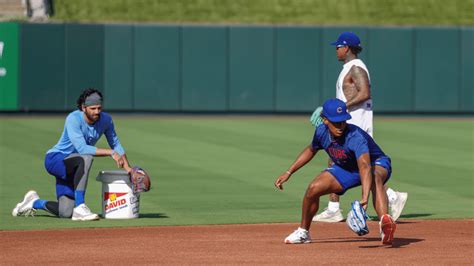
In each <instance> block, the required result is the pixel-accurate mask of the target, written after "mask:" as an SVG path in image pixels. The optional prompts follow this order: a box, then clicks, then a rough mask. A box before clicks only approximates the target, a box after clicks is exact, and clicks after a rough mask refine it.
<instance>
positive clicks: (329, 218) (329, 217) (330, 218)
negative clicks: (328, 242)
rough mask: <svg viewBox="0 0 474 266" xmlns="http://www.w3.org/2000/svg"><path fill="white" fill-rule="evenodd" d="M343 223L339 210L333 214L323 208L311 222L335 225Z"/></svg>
mask: <svg viewBox="0 0 474 266" xmlns="http://www.w3.org/2000/svg"><path fill="white" fill-rule="evenodd" d="M342 221H344V216H342V211H341V209H338V210H337V211H335V212H333V211H330V210H329V209H328V208H325V209H324V211H323V212H321V213H320V214H318V215H315V216H314V217H313V222H325V223H337V222H342Z"/></svg>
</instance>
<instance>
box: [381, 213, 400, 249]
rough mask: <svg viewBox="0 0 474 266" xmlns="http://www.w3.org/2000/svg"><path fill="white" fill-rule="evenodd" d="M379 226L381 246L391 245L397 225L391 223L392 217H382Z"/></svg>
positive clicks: (386, 215) (385, 215)
mask: <svg viewBox="0 0 474 266" xmlns="http://www.w3.org/2000/svg"><path fill="white" fill-rule="evenodd" d="M379 225H380V236H381V238H382V244H384V245H391V244H392V242H393V234H394V233H395V229H397V225H396V224H395V222H394V221H393V219H392V217H391V216H390V215H388V214H384V215H382V218H381V219H380V222H379Z"/></svg>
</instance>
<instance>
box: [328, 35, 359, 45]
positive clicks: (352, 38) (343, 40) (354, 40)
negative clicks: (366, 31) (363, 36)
mask: <svg viewBox="0 0 474 266" xmlns="http://www.w3.org/2000/svg"><path fill="white" fill-rule="evenodd" d="M331 45H344V46H360V39H359V37H357V35H355V34H354V33H352V32H343V33H341V35H339V38H337V41H335V42H333V43H331Z"/></svg>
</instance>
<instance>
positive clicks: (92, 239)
mask: <svg viewBox="0 0 474 266" xmlns="http://www.w3.org/2000/svg"><path fill="white" fill-rule="evenodd" d="M297 226H298V225H297V224H255V225H214V226H161V227H134V228H107V229H104V228H96V229H69V230H45V231H2V232H0V250H2V252H1V255H0V258H1V260H0V261H1V264H91V263H92V264H112V265H113V264H121V265H122V264H280V265H281V264H287V265H288V264H378V265H380V264H411V265H413V264H417V265H419V264H457V265H459V264H470V265H473V264H474V258H473V253H472V251H473V250H474V239H473V233H474V230H473V226H474V220H472V219H466V220H430V221H427V220H405V221H401V222H400V223H398V227H397V232H396V234H395V241H394V244H393V246H384V245H382V244H381V243H380V237H379V234H378V223H377V222H373V221H372V222H369V228H370V230H371V232H370V234H368V235H366V236H363V237H357V236H356V235H354V234H353V233H352V232H351V231H350V230H349V229H348V228H347V226H346V224H345V223H337V224H327V223H314V224H313V226H312V228H311V234H312V237H313V243H311V244H304V245H287V244H283V239H284V238H285V237H286V236H287V235H288V234H290V233H291V232H292V231H293V230H294V229H296V227H297Z"/></svg>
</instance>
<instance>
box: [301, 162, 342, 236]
mask: <svg viewBox="0 0 474 266" xmlns="http://www.w3.org/2000/svg"><path fill="white" fill-rule="evenodd" d="M342 190H343V187H342V186H341V184H340V183H339V182H338V181H337V179H336V178H335V177H334V176H333V175H332V174H331V173H330V172H328V171H324V172H322V173H321V174H319V175H318V176H317V177H316V178H315V179H314V180H313V182H311V183H310V184H309V186H308V188H307V189H306V193H305V195H304V198H303V210H302V217H301V228H304V229H309V227H310V226H311V221H312V218H313V216H314V215H315V214H316V212H317V211H318V209H319V198H320V197H321V196H322V195H327V194H329V193H334V192H341V191H342Z"/></svg>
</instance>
